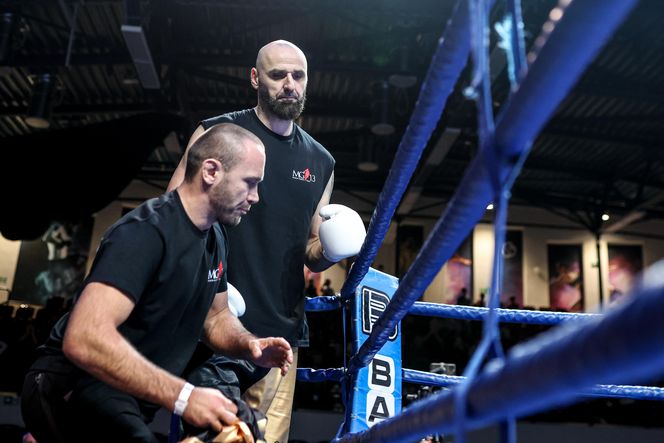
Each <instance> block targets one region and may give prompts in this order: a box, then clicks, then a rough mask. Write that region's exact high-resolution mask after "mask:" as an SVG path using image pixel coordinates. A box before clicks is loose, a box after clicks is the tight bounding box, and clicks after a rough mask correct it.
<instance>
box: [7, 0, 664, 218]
mask: <svg viewBox="0 0 664 443" xmlns="http://www.w3.org/2000/svg"><path fill="white" fill-rule="evenodd" d="M574 1H584V0H574ZM522 3H523V4H522V8H523V18H524V23H525V34H526V46H527V47H529V46H530V45H531V44H532V42H533V41H534V40H535V38H536V37H537V36H538V34H539V32H540V29H541V27H542V24H543V23H544V22H545V21H546V19H547V16H548V14H549V11H550V10H551V9H552V8H553V7H554V6H555V5H556V2H555V1H553V0H526V1H523V2H522ZM453 6H454V2H453V1H452V0H414V1H404V0H364V1H347V0H335V1H323V0H320V1H314V0H294V1H287V0H276V1H274V0H273V1H269V2H266V1H262V0H153V1H138V0H125V1H120V0H116V1H112V0H105V1H104V0H85V1H83V0H80V1H75V0H18V1H7V0H5V1H0V13H2V14H3V15H2V19H3V20H2V26H3V27H2V34H1V35H0V38H1V43H2V46H1V47H0V70H1V77H0V102H1V104H2V105H1V106H2V107H1V111H0V137H1V138H2V139H3V140H5V142H0V143H2V144H3V145H6V147H7V148H9V147H12V149H19V150H25V151H26V152H30V151H31V149H33V145H32V144H31V143H32V142H28V141H30V140H36V138H35V137H34V134H35V133H39V134H41V136H42V137H41V138H39V139H38V140H41V141H42V143H43V141H44V140H49V138H50V134H51V131H52V132H53V133H54V134H55V133H57V132H59V131H62V130H67V134H69V135H70V136H71V137H72V138H71V140H72V141H71V142H70V143H71V144H72V145H78V146H80V144H81V143H85V144H86V146H87V149H89V150H93V152H94V153H95V154H96V155H97V156H98V161H99V162H103V161H104V159H107V158H109V157H111V156H116V155H127V154H126V152H125V151H126V149H125V150H117V151H114V149H113V146H109V143H99V144H98V143H96V142H95V141H94V138H93V139H86V140H85V142H82V141H81V139H80V137H78V136H77V129H78V128H83V127H87V126H90V125H101V126H100V128H101V127H102V126H104V124H108V123H109V122H111V121H114V120H118V121H125V120H120V119H123V118H127V117H131V116H133V117H134V118H137V116H138V117H140V115H142V114H148V113H150V114H154V113H167V114H175V115H177V116H179V117H180V118H181V122H180V123H181V124H177V125H175V126H173V128H172V129H175V132H176V137H172V138H171V139H170V142H166V143H157V144H159V145H163V146H159V147H155V148H154V150H153V151H152V152H151V153H150V155H149V158H147V160H146V158H145V156H142V155H138V156H136V157H135V158H134V157H131V155H128V157H127V160H126V163H127V164H128V165H129V166H131V165H133V164H134V163H137V162H140V168H139V169H140V171H139V172H138V175H137V177H138V178H139V179H141V180H144V181H147V182H149V183H156V184H158V185H161V186H163V185H164V182H165V181H166V180H168V178H169V177H170V175H171V173H172V171H173V169H174V167H175V165H176V163H177V161H178V160H179V155H180V153H181V150H182V148H181V147H182V146H183V145H184V144H185V143H186V140H187V139H188V137H189V135H190V134H191V132H192V131H193V129H194V128H195V126H196V124H197V122H198V121H199V120H200V119H202V118H205V117H209V116H212V115H216V114H219V113H223V112H227V111H232V110H239V109H243V108H247V107H252V106H253V105H254V104H255V92H254V91H253V90H252V89H251V88H250V85H249V81H248V76H249V71H250V68H251V67H252V66H253V64H254V61H255V56H256V52H257V50H258V49H259V48H260V47H261V46H262V45H264V44H265V43H267V42H269V41H271V40H274V39H279V38H282V39H286V40H290V41H292V42H294V43H296V44H297V45H299V46H300V47H301V48H302V49H303V50H304V51H305V53H306V55H307V57H308V60H309V71H310V72H309V77H310V79H309V89H308V101H307V108H306V110H305V113H304V115H303V117H302V118H301V121H300V124H301V125H302V126H303V127H304V128H305V129H307V130H308V131H309V132H310V133H311V134H312V135H314V136H315V137H316V138H317V139H318V140H319V141H321V142H322V143H324V144H325V145H326V147H327V148H328V149H329V150H330V151H331V152H332V154H333V155H334V157H335V158H336V159H337V167H336V186H335V188H336V190H337V191H339V192H347V193H350V194H352V195H360V194H362V193H363V192H365V191H369V192H379V191H380V190H381V189H382V186H383V183H384V181H385V177H386V175H387V172H388V170H389V168H390V166H391V160H392V157H393V155H394V152H395V150H396V147H397V146H398V144H399V141H400V139H401V135H402V134H403V132H404V129H405V128H406V126H407V125H408V121H409V116H410V114H411V112H412V109H413V106H414V104H415V102H416V100H417V97H418V93H419V90H420V86H421V81H422V79H423V78H424V76H425V74H426V72H427V69H428V66H429V63H430V60H431V56H432V54H433V52H434V50H435V48H436V46H437V43H438V39H439V38H440V36H441V34H442V32H443V30H444V29H445V26H446V22H447V20H448V19H449V18H450V16H451V13H452V10H453ZM502 8H503V2H499V1H497V2H496V6H495V7H494V11H493V13H492V16H493V18H494V19H498V18H500V17H501V16H502ZM589 19H591V18H589ZM662 23H664V6H663V5H662V3H661V0H641V1H640V2H639V3H638V4H637V6H636V8H635V9H634V11H633V12H632V14H631V15H630V16H629V17H628V18H627V20H626V21H625V22H624V23H623V25H622V26H621V27H620V28H619V29H618V31H617V32H616V34H615V35H614V36H613V37H612V39H611V40H610V41H608V42H607V44H606V45H605V46H604V48H603V50H602V51H601V53H600V54H599V55H598V57H597V58H596V59H595V61H594V62H593V64H592V65H591V66H590V67H589V68H588V69H587V70H586V71H585V74H584V75H583V76H582V78H581V79H580V81H579V82H578V84H577V85H576V86H575V88H574V89H573V91H572V92H571V94H570V95H569V96H568V97H567V99H566V100H564V101H563V103H562V104H561V106H560V107H559V108H558V110H557V112H556V114H555V116H554V117H553V118H552V119H551V121H550V122H549V123H548V124H547V126H546V127H545V129H544V131H543V132H542V133H541V135H540V136H539V137H538V138H537V140H536V141H535V144H534V148H533V150H532V152H531V154H530V156H529V158H528V160H527V162H526V164H525V167H524V170H523V171H522V173H521V175H520V177H519V179H518V180H517V182H516V185H515V188H514V192H513V199H512V201H513V202H514V203H519V204H525V205H533V206H539V207H543V208H546V209H549V210H551V211H554V212H556V213H559V214H564V215H565V216H567V217H569V218H572V219H575V220H576V221H578V222H582V223H584V224H585V225H587V226H592V225H593V223H595V222H596V221H597V218H598V217H599V215H600V214H601V213H603V212H604V211H608V212H610V213H612V214H615V215H617V216H618V217H620V216H622V217H625V216H629V217H630V218H631V219H633V220H647V219H652V218H659V217H661V216H662V215H664V150H663V149H662V148H663V144H664V142H663V140H664V32H662ZM123 24H129V25H136V26H141V28H142V29H143V30H144V32H145V35H146V38H147V43H148V46H149V48H150V53H151V56H152V60H153V65H154V67H155V72H156V74H157V80H158V83H159V85H158V87H157V88H145V87H144V86H143V85H142V84H141V82H140V81H138V79H137V70H136V67H135V64H134V62H133V60H132V57H131V55H130V52H129V50H128V46H127V43H126V42H125V39H124V38H123V34H122V32H121V27H122V25H123ZM495 34H496V33H495V31H492V39H491V40H492V48H493V49H492V51H491V59H492V73H491V75H492V78H493V82H494V88H493V94H494V105H495V111H496V112H499V110H500V106H501V104H502V103H503V102H504V101H505V99H506V98H507V95H508V92H509V85H508V81H507V75H506V73H505V61H504V57H503V54H502V50H501V49H499V48H498V47H497V46H496V44H495V43H496V35H495ZM148 65H149V64H148ZM143 68H144V67H143ZM467 71H468V69H466V71H465V72H464V73H463V74H462V76H461V78H460V80H459V82H458V83H457V86H456V88H455V91H454V92H453V93H452V95H451V96H450V98H449V100H448V103H447V106H446V108H445V112H444V114H443V117H442V119H441V120H440V123H439V125H438V127H437V129H436V130H435V131H434V133H433V135H432V137H431V140H430V142H429V146H428V148H427V149H426V150H425V152H424V155H423V160H426V159H427V158H430V157H431V158H433V157H435V156H438V157H441V158H442V162H440V164H439V165H438V166H436V167H435V168H433V169H431V168H424V167H422V168H420V169H419V170H418V171H417V172H416V175H415V177H416V178H415V180H416V182H417V184H419V185H421V186H422V196H423V197H429V198H434V199H436V200H438V201H439V202H440V204H444V203H445V202H446V201H447V200H448V199H449V197H450V195H451V194H452V193H453V192H454V189H455V188H456V186H457V184H458V182H459V180H460V178H461V176H462V174H463V172H464V168H465V167H466V165H467V164H468V162H469V159H471V158H472V157H473V156H474V154H475V153H476V120H475V106H474V103H473V102H472V101H469V100H467V99H466V98H464V96H463V94H462V90H463V88H464V87H465V86H467V83H468V73H467ZM404 73H407V74H411V75H414V76H415V77H416V79H417V81H416V83H415V85H413V86H412V87H407V88H404V87H396V86H393V85H390V86H389V89H388V91H387V94H388V99H389V100H388V101H389V108H388V111H389V112H388V120H389V122H390V123H391V124H393V125H394V127H395V129H396V130H395V132H394V134H393V135H389V136H376V135H374V134H373V133H372V132H371V130H370V128H371V126H372V124H373V123H374V120H373V118H372V109H374V110H375V107H374V106H372V103H374V102H375V101H376V99H377V97H379V94H377V89H378V86H379V85H380V84H381V82H383V81H386V80H388V79H389V78H390V76H392V75H393V74H404ZM44 75H50V76H52V78H54V79H55V83H54V85H55V87H54V91H53V94H52V97H53V106H52V114H51V117H50V122H51V125H50V128H48V129H35V128H32V127H30V126H29V125H28V124H26V116H27V114H28V112H29V111H28V108H29V106H30V103H31V100H32V97H33V95H34V91H35V90H36V89H37V85H38V83H39V79H40V78H42V77H43V76H44ZM560 75H565V73H564V72H561V73H560ZM388 84H389V83H388ZM373 114H374V115H375V112H374V113H373ZM172 124H173V122H172V121H171V120H169V123H168V125H172ZM168 125H166V124H165V126H164V128H161V132H164V130H165V129H168V130H170V126H168ZM152 126H154V125H152ZM93 127H95V126H93ZM139 127H140V125H139ZM112 131H116V133H117V131H118V129H117V127H113V129H112ZM124 131H125V133H124V134H123V135H124V137H125V138H126V139H127V141H128V142H127V143H131V142H129V140H132V139H135V138H136V136H137V134H136V132H137V131H140V130H139V129H136V125H135V124H134V125H131V126H128V127H127V129H125V130H124ZM119 132H120V133H121V134H122V132H123V130H122V129H121V130H119ZM161 132H160V131H159V130H157V133H159V137H162V136H163V134H162V133H161ZM31 134H32V135H33V136H32V137H30V135H31ZM104 134H105V133H104V132H103V131H102V130H101V129H100V132H99V135H98V137H99V138H104V137H105V135H104ZM77 138H78V140H77ZM441 138H445V140H446V141H447V142H449V146H448V150H447V151H446V152H445V153H441V152H438V153H436V150H437V149H443V148H442V147H441V146H442V145H445V143H439V142H440V141H441ZM142 142H144V140H142ZM70 143H68V142H65V143H64V144H63V145H62V146H57V147H56V146H54V145H49V146H48V149H49V150H56V149H57V153H58V155H59V156H60V157H62V158H65V159H69V160H71V161H73V160H75V159H77V158H78V157H77V155H79V154H77V152H79V151H78V150H76V149H71V147H70V146H68V145H69V144H70ZM98 145H99V146H98ZM42 148H43V147H42ZM365 151H369V152H371V153H373V154H374V156H375V161H376V163H377V164H378V170H377V171H375V172H362V171H360V170H358V168H357V163H358V160H359V158H360V152H365ZM26 155H28V154H26ZM30 155H33V154H32V153H31V154H30ZM10 158H11V157H10ZM6 159H7V157H6V156H5V154H4V153H3V154H2V156H1V157H0V161H2V163H5V161H6ZM12 161H22V160H21V159H20V158H18V159H17V158H13V160H12ZM23 161H25V159H23ZM8 163H9V162H7V163H5V165H3V166H5V167H4V168H3V170H6V169H7V168H8V167H9V168H11V169H12V170H16V169H20V168H18V167H17V166H16V165H13V164H8ZM129 170H131V167H129ZM119 175H122V174H119ZM11 188H12V189H11V192H18V191H17V187H15V186H13V187H11ZM18 189H20V187H19V188H18ZM407 212H408V213H411V214H417V212H418V207H417V203H416V204H415V205H414V206H413V207H412V209H410V210H409V211H407Z"/></svg>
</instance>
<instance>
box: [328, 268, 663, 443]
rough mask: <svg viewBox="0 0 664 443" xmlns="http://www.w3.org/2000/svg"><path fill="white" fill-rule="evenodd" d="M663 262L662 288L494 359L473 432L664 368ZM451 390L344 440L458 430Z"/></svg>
mask: <svg viewBox="0 0 664 443" xmlns="http://www.w3.org/2000/svg"><path fill="white" fill-rule="evenodd" d="M663 275H664V261H663V262H659V263H657V264H655V265H653V266H651V267H650V268H649V269H648V270H647V271H646V276H647V278H652V279H653V280H656V281H657V284H656V285H652V286H649V287H647V288H639V289H638V290H637V291H635V292H634V293H633V294H632V295H631V297H629V299H628V300H627V301H625V302H624V303H623V304H622V306H619V307H618V308H617V309H614V310H611V311H608V312H607V313H606V314H605V315H604V316H602V317H597V318H591V319H589V320H588V321H584V322H566V323H564V324H562V325H560V326H559V327H557V328H555V329H551V330H549V331H547V332H544V333H542V334H540V335H538V336H537V337H535V338H534V339H533V340H530V341H528V342H525V343H522V344H519V345H516V346H514V347H513V348H512V349H511V350H510V352H509V353H508V355H507V357H506V359H505V361H504V362H497V361H494V362H489V363H488V364H487V365H486V366H485V367H484V369H483V371H482V372H481V373H480V374H479V375H478V376H477V378H476V379H475V380H473V382H472V384H471V386H470V388H469V392H468V411H469V414H468V415H467V417H466V424H467V426H468V429H473V428H477V427H481V426H485V425H489V424H491V423H495V422H496V421H499V420H502V419H505V418H506V417H509V416H522V415H527V414H532V413H535V412H539V411H541V410H544V409H548V408H551V407H555V406H563V405H566V404H569V403H571V402H574V401H576V400H577V399H578V398H579V393H580V392H583V391H584V390H587V389H590V388H592V387H593V386H595V385H596V384H597V383H612V382H616V381H617V382H620V383H624V382H631V381H638V380H644V379H648V378H650V377H657V376H660V375H662V373H664V353H662V352H661V350H660V347H661V343H662V342H664V325H662V323H661V318H662V315H664V277H662V276H663ZM451 392H452V391H443V392H440V393H438V394H436V395H433V396H430V397H427V398H426V399H424V400H421V401H419V402H417V403H415V404H413V405H412V406H411V407H409V408H407V409H405V410H404V411H403V412H402V413H401V414H400V415H397V416H395V417H392V418H390V419H389V420H385V421H383V422H380V423H377V424H375V425H374V426H373V427H372V428H371V429H369V430H367V431H362V432H358V433H356V434H352V435H346V436H344V437H342V438H341V439H339V440H338V441H343V442H373V441H381V442H392V441H393V442H399V441H404V440H405V439H412V438H413V436H416V435H424V434H428V433H433V432H447V431H450V430H452V428H453V422H454V418H455V417H454V398H453V395H452V393H451Z"/></svg>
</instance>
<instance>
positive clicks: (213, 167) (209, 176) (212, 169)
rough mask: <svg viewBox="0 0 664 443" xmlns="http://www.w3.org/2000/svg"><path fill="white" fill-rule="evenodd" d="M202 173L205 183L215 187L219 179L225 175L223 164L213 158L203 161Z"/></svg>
mask: <svg viewBox="0 0 664 443" xmlns="http://www.w3.org/2000/svg"><path fill="white" fill-rule="evenodd" d="M201 173H202V174H203V181H205V183H206V184H208V185H213V184H214V182H215V181H216V180H217V179H218V177H219V176H220V175H221V174H222V173H223V169H222V167H221V162H220V161H219V160H215V159H213V158H208V159H205V160H203V166H202V167H201Z"/></svg>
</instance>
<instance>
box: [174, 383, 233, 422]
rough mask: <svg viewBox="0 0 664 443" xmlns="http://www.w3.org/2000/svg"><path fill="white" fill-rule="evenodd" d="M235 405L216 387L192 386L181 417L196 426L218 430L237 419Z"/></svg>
mask: <svg viewBox="0 0 664 443" xmlns="http://www.w3.org/2000/svg"><path fill="white" fill-rule="evenodd" d="M236 413H237V406H236V405H235V403H233V402H232V401H230V400H229V399H228V398H226V397H225V396H224V395H223V394H222V393H221V392H219V391H218V390H217V389H212V388H194V390H193V391H192V392H191V396H190V397H189V401H188V403H187V407H186V408H185V410H184V414H183V416H182V418H184V419H185V420H186V421H187V422H189V423H191V424H192V425H194V426H196V427H198V428H204V429H212V430H214V431H215V432H220V431H221V428H222V427H223V426H226V425H230V424H233V423H235V422H237V421H238V418H237V416H236V415H235V414H236Z"/></svg>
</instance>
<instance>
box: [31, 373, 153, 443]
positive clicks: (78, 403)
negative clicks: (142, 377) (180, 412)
mask: <svg viewBox="0 0 664 443" xmlns="http://www.w3.org/2000/svg"><path fill="white" fill-rule="evenodd" d="M72 388H73V389H72ZM156 409H157V408H156V407H154V408H152V407H148V408H146V407H145V406H143V405H139V403H138V401H137V400H136V399H135V398H134V397H132V396H130V395H129V394H126V393H124V392H121V391H118V390H117V389H114V388H112V387H110V386H108V385H106V384H105V383H102V382H100V381H99V380H96V379H94V378H92V377H90V376H84V377H82V378H77V379H76V380H75V381H74V380H72V377H71V376H70V375H66V374H61V373H55V372H48V371H44V370H36V369H31V370H30V371H29V372H28V373H27V375H26V378H25V382H24V385H23V391H22V393H21V413H22V415H23V421H24V422H25V424H26V427H27V429H28V430H29V431H30V432H31V433H32V435H33V436H34V437H35V439H36V440H37V441H38V442H39V443H83V442H87V443H89V442H99V443H118V442H123V443H125V442H127V443H129V442H131V443H159V440H158V439H157V437H156V436H155V435H154V433H153V432H152V431H151V430H150V429H149V427H148V423H149V421H151V420H152V417H153V416H154V412H156Z"/></svg>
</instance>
